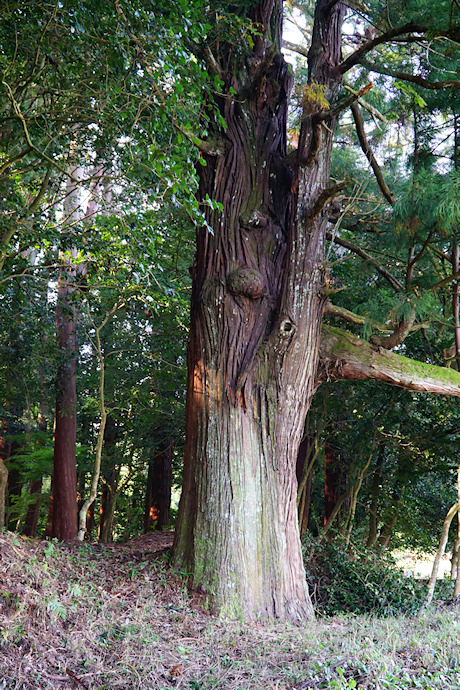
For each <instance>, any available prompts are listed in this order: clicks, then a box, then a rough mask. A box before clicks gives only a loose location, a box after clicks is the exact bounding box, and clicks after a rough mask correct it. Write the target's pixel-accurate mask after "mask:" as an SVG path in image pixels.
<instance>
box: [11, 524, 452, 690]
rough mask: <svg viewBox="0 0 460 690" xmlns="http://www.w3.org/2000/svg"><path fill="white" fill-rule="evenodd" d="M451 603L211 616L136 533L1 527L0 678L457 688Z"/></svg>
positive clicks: (300, 688) (279, 688) (274, 688)
mask: <svg viewBox="0 0 460 690" xmlns="http://www.w3.org/2000/svg"><path fill="white" fill-rule="evenodd" d="M459 640H460V620H459V611H458V609H454V608H436V607H434V608H432V609H430V610H429V611H428V612H426V613H424V614H423V615H420V616H411V617H409V616H400V615H399V616H397V617H390V618H380V619H377V618H375V617H373V616H369V615H364V616H363V615H360V616H357V615H351V614H347V615H340V616H338V615H335V616H331V617H328V618H321V617H318V618H317V620H316V621H311V622H305V624H303V625H301V626H297V627H294V626H290V625H285V624H283V625H281V624H270V625H262V624H255V623H254V624H243V623H238V622H234V621H227V620H223V619H216V618H214V617H212V616H211V615H210V614H209V612H208V611H207V610H206V609H205V608H204V606H203V602H202V601H201V599H200V598H199V597H198V596H195V595H193V594H191V593H189V592H188V591H187V589H186V578H185V576H184V575H182V574H181V573H177V572H173V571H172V570H171V569H170V568H169V566H168V564H167V561H166V560H165V559H164V557H163V556H162V555H161V554H155V553H152V552H151V551H150V550H149V548H148V547H147V546H145V545H144V542H142V541H140V542H138V543H137V544H136V546H135V548H134V547H133V546H132V545H126V546H125V545H122V546H118V545H117V546H112V547H101V546H98V545H72V546H69V545H61V544H56V543H53V542H51V543H48V544H47V543H44V542H36V541H32V540H28V539H24V538H21V537H18V536H16V535H13V534H10V533H5V534H1V533H0V689H1V690H7V689H8V690H9V689H13V688H14V689H15V690H16V689H19V688H20V689H23V690H39V689H41V688H68V689H73V690H81V688H87V690H103V689H109V688H110V689H111V688H122V689H126V690H136V689H139V690H141V689H142V690H173V689H176V688H177V689H180V690H215V689H217V690H309V689H310V690H317V689H319V688H331V689H332V688H336V689H337V688H338V689H340V690H346V689H350V688H356V689H357V690H383V689H386V688H391V689H392V690H400V689H402V688H421V689H423V690H447V689H449V690H460V649H459Z"/></svg>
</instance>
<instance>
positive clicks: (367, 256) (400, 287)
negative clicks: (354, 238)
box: [326, 232, 404, 292]
mask: <svg viewBox="0 0 460 690" xmlns="http://www.w3.org/2000/svg"><path fill="white" fill-rule="evenodd" d="M326 237H327V239H328V240H331V241H332V242H335V244H340V246H341V247H345V249H349V250H350V251H351V252H353V253H354V254H356V255H357V256H360V257H361V259H364V261H368V262H369V263H370V264H372V266H374V268H375V270H376V271H377V273H380V275H381V276H382V278H385V280H386V281H387V282H388V283H389V284H390V285H391V287H392V288H393V289H394V290H395V291H396V292H401V291H402V290H404V285H403V284H402V283H401V282H400V281H399V280H398V279H397V278H395V277H394V276H392V275H391V273H390V272H389V271H387V270H386V268H384V267H383V266H381V265H380V264H379V262H378V261H377V260H376V259H374V257H372V256H371V255H370V254H368V253H367V252H365V251H364V250H363V249H361V247H358V246H357V245H356V244H353V243H352V242H348V240H344V239H342V238H341V237H337V236H336V237H333V236H332V234H331V233H330V232H328V233H327V235H326Z"/></svg>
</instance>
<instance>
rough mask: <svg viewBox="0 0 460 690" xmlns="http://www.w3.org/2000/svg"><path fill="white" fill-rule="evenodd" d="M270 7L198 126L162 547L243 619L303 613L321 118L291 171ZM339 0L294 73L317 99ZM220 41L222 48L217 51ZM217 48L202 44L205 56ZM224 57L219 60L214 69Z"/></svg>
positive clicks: (322, 178)
mask: <svg viewBox="0 0 460 690" xmlns="http://www.w3.org/2000/svg"><path fill="white" fill-rule="evenodd" d="M281 14H282V4H281V2H280V1H279V0H275V2H273V1H272V2H270V1H269V0H262V1H261V2H259V3H258V4H257V6H256V7H255V8H254V9H253V10H251V19H252V21H254V22H256V23H257V24H258V25H259V27H261V28H262V31H261V34H262V35H261V36H257V37H256V38H255V45H254V50H253V52H252V54H251V56H249V57H247V58H246V60H245V62H244V64H238V65H237V64H232V65H231V68H232V70H231V72H230V71H226V69H227V67H226V66H227V65H228V60H227V59H223V57H225V55H226V54H227V53H226V50H225V48H221V51H220V59H221V62H220V68H221V72H222V79H223V80H224V91H225V90H227V91H229V89H230V87H232V89H233V90H234V91H236V93H237V95H236V97H235V98H233V97H232V96H231V95H230V94H229V95H228V96H222V97H221V98H219V99H218V106H219V109H220V112H221V114H222V116H223V117H224V119H225V121H226V123H227V128H226V130H225V131H221V130H220V128H219V127H218V126H217V125H216V131H215V132H213V131H211V132H210V137H211V138H216V137H217V138H222V139H223V140H224V142H225V150H224V152H223V154H220V155H219V154H218V155H217V156H213V157H210V156H205V160H206V163H207V165H206V167H205V168H203V169H201V170H200V192H199V193H200V197H201V198H205V195H206V194H209V196H210V197H211V198H212V199H213V200H215V201H218V202H220V203H221V204H222V205H223V209H224V211H223V213H222V214H221V213H220V212H218V211H216V210H212V209H209V210H208V211H207V218H206V220H207V222H208V223H209V225H210V226H211V227H212V228H213V233H214V234H210V233H209V232H208V231H207V230H206V229H204V228H203V229H200V230H199V231H198V235H197V254H196V261H195V266H194V270H193V290H192V305H191V329H190V339H189V348H188V398H187V413H186V414H187V431H186V452H185V461H184V480H183V492H182V497H181V502H180V508H179V517H178V525H177V528H176V537H175V544H174V551H173V561H174V563H175V565H176V566H178V567H181V568H184V569H185V570H187V571H188V572H190V573H191V583H192V585H193V586H194V587H196V588H200V589H201V590H202V591H204V592H208V593H209V594H211V595H212V597H213V601H214V604H215V607H216V610H217V611H218V612H219V613H221V614H224V615H230V616H233V617H235V616H238V617H239V616H241V617H244V618H251V619H258V618H281V619H285V620H293V621H296V620H301V619H305V618H309V617H311V616H312V615H313V610H312V606H311V602H310V598H309V595H308V589H307V585H306V581H305V572H304V567H303V562H302V554H301V548H300V539H299V528H298V520H297V506H296V494H297V481H296V475H295V468H296V458H297V451H298V447H299V444H300V440H301V437H302V433H303V426H304V420H305V414H306V411H307V409H308V407H309V404H310V401H311V398H312V395H313V393H314V390H315V386H316V377H315V373H316V367H317V358H318V344H319V332H320V324H321V315H322V309H323V305H324V298H323V297H322V295H321V292H320V288H321V285H322V283H323V280H324V273H323V257H324V241H325V231H326V223H327V217H328V213H327V207H326V205H324V206H323V205H322V204H320V203H319V200H320V199H321V198H322V197H321V195H322V194H324V192H325V190H326V189H327V188H328V178H329V159H330V153H331V146H332V132H331V131H330V129H331V126H332V127H333V125H334V123H333V122H332V123H329V128H325V127H322V126H321V125H320V123H317V122H315V121H314V118H313V117H312V116H311V114H309V113H307V114H306V116H305V118H304V124H303V126H302V137H301V138H302V142H303V146H302V150H301V151H300V153H299V159H298V161H297V164H296V166H295V171H294V176H292V175H291V173H290V170H289V169H288V168H287V167H286V164H285V162H284V159H285V153H286V151H285V139H286V114H287V98H288V93H289V90H290V85H291V77H290V73H289V70H288V67H287V65H286V63H285V62H284V59H283V57H282V55H281V53H280V46H281V36H280V29H281ZM343 14H344V8H343V6H342V5H341V3H337V4H335V5H334V6H332V7H330V6H329V7H328V3H327V2H325V1H323V0H320V2H318V6H317V12H316V18H315V29H314V31H313V39H312V48H311V50H310V59H309V63H310V79H311V80H313V81H315V82H318V83H320V84H324V86H325V92H326V95H327V97H328V99H329V101H330V102H333V101H334V98H335V95H336V90H337V86H338V82H337V81H335V78H333V77H331V68H332V67H333V66H335V65H337V64H338V62H339V59H340V40H341V24H342V20H343ZM230 52H231V51H230ZM216 57H217V56H216ZM224 66H225V69H224Z"/></svg>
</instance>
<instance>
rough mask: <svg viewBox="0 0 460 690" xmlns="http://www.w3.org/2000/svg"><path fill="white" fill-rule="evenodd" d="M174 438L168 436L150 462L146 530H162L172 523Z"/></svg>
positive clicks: (146, 496) (145, 518)
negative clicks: (153, 528)
mask: <svg viewBox="0 0 460 690" xmlns="http://www.w3.org/2000/svg"><path fill="white" fill-rule="evenodd" d="M172 458H173V440H172V438H170V437H169V438H166V439H165V440H164V442H163V443H162V445H161V447H160V449H159V450H158V451H157V452H156V453H155V456H154V458H153V460H151V461H150V462H149V470H148V476H147V488H146V493H145V514H144V532H145V533H147V532H149V531H150V530H151V528H152V525H153V524H154V523H155V529H156V530H159V531H161V530H162V529H163V528H164V527H167V526H168V525H169V524H170V521H171V516H170V510H171V483H172Z"/></svg>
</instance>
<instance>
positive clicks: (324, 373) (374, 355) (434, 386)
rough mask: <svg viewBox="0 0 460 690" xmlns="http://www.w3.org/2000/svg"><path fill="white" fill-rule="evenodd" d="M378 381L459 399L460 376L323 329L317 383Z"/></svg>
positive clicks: (356, 337) (452, 371)
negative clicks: (347, 380)
mask: <svg viewBox="0 0 460 690" xmlns="http://www.w3.org/2000/svg"><path fill="white" fill-rule="evenodd" d="M334 378H343V379H375V380H377V381H382V382H384V383H390V384H392V385H394V386H400V387H401V388H406V389H408V390H413V391H419V392H422V393H435V394H438V395H447V396H453V397H456V398H459V397H460V373H459V372H457V371H455V370H453V369H447V368H446V367H438V366H434V365H431V364H425V363H424V362H417V361H415V360H412V359H409V358H408V357H402V356H401V355H397V354H396V353H394V352H389V351H388V350H383V349H381V348H379V347H374V346H372V345H371V344H370V343H367V342H366V341H364V340H361V339H360V338H359V337H358V336H356V335H353V334H352V333H350V332H348V331H343V330H340V329H338V328H333V327H332V326H324V327H323V331H322V336H321V348H320V368H319V371H318V381H319V382H320V381H324V380H327V379H334Z"/></svg>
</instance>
